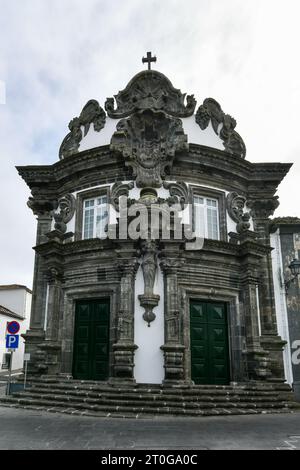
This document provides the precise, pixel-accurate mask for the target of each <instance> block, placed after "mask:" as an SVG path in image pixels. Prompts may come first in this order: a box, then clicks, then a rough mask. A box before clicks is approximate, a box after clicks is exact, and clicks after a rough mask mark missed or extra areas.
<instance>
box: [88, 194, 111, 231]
mask: <svg viewBox="0 0 300 470" xmlns="http://www.w3.org/2000/svg"><path fill="white" fill-rule="evenodd" d="M107 224H108V204H107V196H99V197H95V198H91V199H85V200H84V201H83V239H87V238H106V228H107Z"/></svg>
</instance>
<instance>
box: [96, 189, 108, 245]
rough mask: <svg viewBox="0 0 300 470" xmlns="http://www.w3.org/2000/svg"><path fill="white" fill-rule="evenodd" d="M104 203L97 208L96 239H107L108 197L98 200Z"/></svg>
mask: <svg viewBox="0 0 300 470" xmlns="http://www.w3.org/2000/svg"><path fill="white" fill-rule="evenodd" d="M99 200H101V201H103V202H102V204H101V205H98V207H97V217H96V237H99V238H105V237H106V232H105V230H106V228H107V223H108V210H107V204H106V196H105V197H102V198H98V201H99Z"/></svg>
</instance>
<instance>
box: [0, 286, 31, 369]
mask: <svg viewBox="0 0 300 470" xmlns="http://www.w3.org/2000/svg"><path fill="white" fill-rule="evenodd" d="M0 292H1V294H2V295H1V299H0V304H1V305H3V306H4V307H6V308H8V309H9V310H12V311H13V312H14V313H17V314H18V315H21V316H23V317H24V320H21V319H19V318H12V317H9V316H5V315H0V371H1V370H3V369H1V367H2V363H3V358H4V354H5V353H6V352H7V349H6V347H5V346H6V345H5V338H6V325H7V323H8V322H11V321H13V320H16V321H18V322H19V323H20V331H19V333H18V334H19V335H20V337H19V348H18V349H16V351H15V352H14V354H13V362H12V370H18V369H22V367H23V359H24V349H25V341H24V339H23V338H22V336H21V335H22V334H23V333H26V331H27V330H28V329H29V323H30V312H31V293H30V292H27V291H26V289H12V290H7V291H0ZM12 307H14V309H13V308H12Z"/></svg>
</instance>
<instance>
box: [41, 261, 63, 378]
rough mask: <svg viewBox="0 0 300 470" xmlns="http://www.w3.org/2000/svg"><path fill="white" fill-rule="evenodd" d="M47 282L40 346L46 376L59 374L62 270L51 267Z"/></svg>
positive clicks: (57, 267) (58, 267)
mask: <svg viewBox="0 0 300 470" xmlns="http://www.w3.org/2000/svg"><path fill="white" fill-rule="evenodd" d="M47 280H48V298H47V300H48V302H47V318H46V331H45V340H44V341H43V343H42V344H41V345H40V348H41V350H42V351H44V352H45V365H46V367H47V374H48V375H53V374H57V373H59V368H60V359H59V353H60V349H61V344H60V342H59V341H58V330H59V312H60V299H61V282H62V270H61V267H60V266H55V265H52V266H51V267H49V268H48V271H47Z"/></svg>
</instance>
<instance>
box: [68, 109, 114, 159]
mask: <svg viewBox="0 0 300 470" xmlns="http://www.w3.org/2000/svg"><path fill="white" fill-rule="evenodd" d="M105 120H106V114H105V112H104V110H103V109H102V108H101V106H100V105H99V103H98V101H96V100H89V101H88V102H87V103H86V105H85V106H84V107H83V109H82V111H81V113H80V116H79V117H75V118H73V119H72V120H71V121H70V123H69V129H70V131H71V132H69V134H67V135H66V137H65V138H64V140H63V141H62V143H61V146H60V149H59V158H60V159H62V158H65V157H69V156H70V155H72V154H73V153H77V152H78V149H79V145H80V142H81V140H82V139H83V137H85V136H86V135H87V133H88V131H89V129H90V126H91V124H94V130H95V131H96V132H99V131H101V129H103V127H104V125H105ZM81 127H83V128H84V130H83V133H82V129H81Z"/></svg>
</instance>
